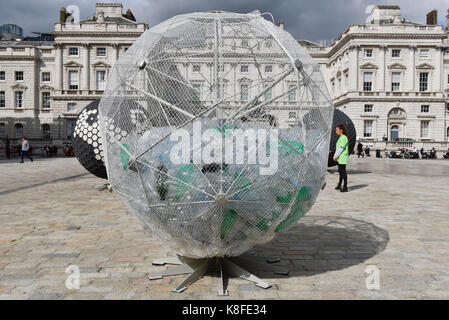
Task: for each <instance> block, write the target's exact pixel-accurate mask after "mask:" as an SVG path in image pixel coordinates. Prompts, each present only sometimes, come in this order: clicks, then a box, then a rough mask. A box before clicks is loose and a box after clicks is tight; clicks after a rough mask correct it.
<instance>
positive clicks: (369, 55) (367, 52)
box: [364, 49, 373, 58]
mask: <svg viewBox="0 0 449 320" xmlns="http://www.w3.org/2000/svg"><path fill="white" fill-rule="evenodd" d="M364 52H365V58H372V57H373V49H365V51H364Z"/></svg>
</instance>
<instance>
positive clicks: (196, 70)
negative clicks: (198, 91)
mask: <svg viewBox="0 0 449 320" xmlns="http://www.w3.org/2000/svg"><path fill="white" fill-rule="evenodd" d="M192 69H193V72H201V65H199V64H194V65H193V66H192Z"/></svg>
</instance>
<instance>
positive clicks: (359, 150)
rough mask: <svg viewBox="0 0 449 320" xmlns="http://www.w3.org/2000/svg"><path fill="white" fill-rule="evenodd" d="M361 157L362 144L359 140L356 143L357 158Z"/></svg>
mask: <svg viewBox="0 0 449 320" xmlns="http://www.w3.org/2000/svg"><path fill="white" fill-rule="evenodd" d="M360 156H362V157H363V144H362V143H361V142H360V141H359V143H358V144H357V158H360Z"/></svg>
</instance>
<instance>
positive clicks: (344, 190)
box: [340, 187, 348, 192]
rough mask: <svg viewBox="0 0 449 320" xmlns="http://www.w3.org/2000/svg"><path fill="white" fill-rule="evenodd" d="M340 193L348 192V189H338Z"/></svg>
mask: <svg viewBox="0 0 449 320" xmlns="http://www.w3.org/2000/svg"><path fill="white" fill-rule="evenodd" d="M340 192H348V187H343V188H342V189H340Z"/></svg>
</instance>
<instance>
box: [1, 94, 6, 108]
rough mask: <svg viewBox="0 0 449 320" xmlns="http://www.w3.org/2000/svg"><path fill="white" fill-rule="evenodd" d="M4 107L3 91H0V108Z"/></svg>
mask: <svg viewBox="0 0 449 320" xmlns="http://www.w3.org/2000/svg"><path fill="white" fill-rule="evenodd" d="M4 107H6V98H5V91H0V108H4Z"/></svg>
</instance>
